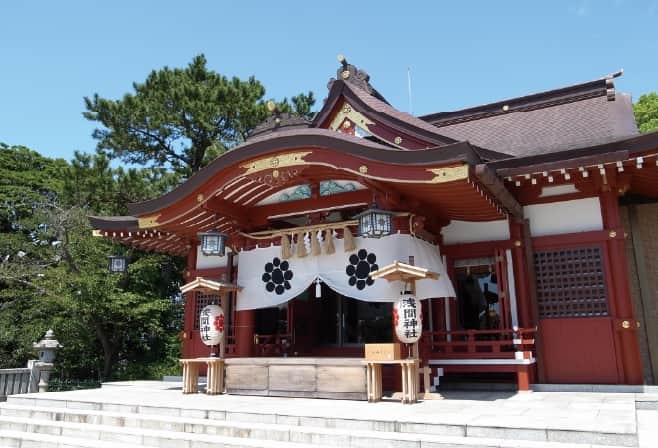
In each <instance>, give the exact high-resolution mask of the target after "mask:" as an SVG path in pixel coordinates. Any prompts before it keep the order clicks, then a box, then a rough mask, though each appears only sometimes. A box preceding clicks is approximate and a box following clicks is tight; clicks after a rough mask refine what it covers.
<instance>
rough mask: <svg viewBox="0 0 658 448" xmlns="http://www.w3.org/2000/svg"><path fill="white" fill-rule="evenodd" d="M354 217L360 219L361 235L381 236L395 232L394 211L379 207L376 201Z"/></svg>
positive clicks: (368, 236) (369, 236)
mask: <svg viewBox="0 0 658 448" xmlns="http://www.w3.org/2000/svg"><path fill="white" fill-rule="evenodd" d="M354 218H355V219H358V220H359V235H361V236H365V237H367V238H381V237H382V236H387V235H390V234H391V233H393V224H392V222H393V213H391V212H389V211H387V210H380V209H378V208H377V206H376V204H375V203H373V204H372V205H371V206H370V208H369V209H367V210H365V211H364V212H361V213H359V214H358V215H356V216H355V217H354Z"/></svg>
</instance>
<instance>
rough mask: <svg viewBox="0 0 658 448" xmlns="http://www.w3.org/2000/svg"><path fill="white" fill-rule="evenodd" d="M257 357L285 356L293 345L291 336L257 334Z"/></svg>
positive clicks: (255, 339) (255, 336) (255, 338)
mask: <svg viewBox="0 0 658 448" xmlns="http://www.w3.org/2000/svg"><path fill="white" fill-rule="evenodd" d="M254 344H255V345H256V356H284V355H287V354H288V350H290V346H291V345H292V335H290V334H255V335H254Z"/></svg>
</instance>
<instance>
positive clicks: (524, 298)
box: [499, 219, 537, 328]
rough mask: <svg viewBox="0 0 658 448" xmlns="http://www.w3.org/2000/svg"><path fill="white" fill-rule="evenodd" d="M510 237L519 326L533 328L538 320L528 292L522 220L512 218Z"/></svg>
mask: <svg viewBox="0 0 658 448" xmlns="http://www.w3.org/2000/svg"><path fill="white" fill-rule="evenodd" d="M510 238H511V239H512V241H514V248H513V249H512V266H513V268H514V286H515V289H516V308H517V312H518V316H519V327H521V328H531V327H534V326H535V325H537V322H533V318H532V315H533V313H532V307H533V306H534V305H533V303H532V298H531V297H530V294H529V292H528V291H529V289H528V272H527V269H526V266H527V265H526V250H525V248H524V247H523V243H524V238H523V222H522V221H518V220H516V219H510ZM517 242H518V243H517ZM499 281H500V280H499Z"/></svg>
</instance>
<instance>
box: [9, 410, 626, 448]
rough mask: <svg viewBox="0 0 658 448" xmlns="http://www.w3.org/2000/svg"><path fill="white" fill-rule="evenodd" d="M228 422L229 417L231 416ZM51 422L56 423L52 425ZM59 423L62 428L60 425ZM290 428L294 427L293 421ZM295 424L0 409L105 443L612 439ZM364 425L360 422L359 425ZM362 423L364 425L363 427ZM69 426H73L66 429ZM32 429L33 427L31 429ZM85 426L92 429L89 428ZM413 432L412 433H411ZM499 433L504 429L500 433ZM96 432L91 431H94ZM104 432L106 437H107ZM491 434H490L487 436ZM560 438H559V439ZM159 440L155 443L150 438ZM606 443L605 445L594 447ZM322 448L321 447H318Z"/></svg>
mask: <svg viewBox="0 0 658 448" xmlns="http://www.w3.org/2000/svg"><path fill="white" fill-rule="evenodd" d="M227 417H229V418H230V415H228V416H227ZM51 422H52V424H50V423H51ZM59 423H62V424H61V425H59ZM288 423H291V422H288ZM292 423H293V424H284V423H283V422H282V421H279V422H276V423H264V422H255V421H240V420H232V419H229V420H212V419H207V418H193V417H175V416H164V415H155V414H141V413H138V412H110V411H98V410H84V409H73V408H55V407H47V406H46V407H43V406H42V407H36V406H35V407H30V406H21V405H16V404H13V403H5V404H3V405H0V428H3V427H6V428H8V429H16V428H22V429H25V430H27V429H30V428H32V429H34V430H36V431H38V432H47V431H50V432H51V433H52V434H71V431H77V433H79V434H82V436H86V434H88V433H91V434H92V436H93V437H95V438H97V439H100V440H103V439H106V440H107V439H108V438H109V437H119V435H123V438H122V439H121V440H124V441H126V442H130V443H136V442H138V441H139V440H144V439H143V438H142V439H140V436H143V435H144V431H146V436H145V437H153V436H152V435H150V432H154V431H155V432H158V433H161V434H160V436H161V439H160V440H159V442H158V446H165V445H162V444H161V443H163V441H164V440H168V438H167V437H166V435H167V434H165V433H168V432H181V433H183V434H186V433H187V434H192V435H194V434H204V435H212V436H221V437H230V438H235V437H244V438H250V439H248V440H254V439H258V440H269V441H280V442H284V443H289V444H290V443H306V444H325V445H331V446H340V447H368V448H371V447H373V446H377V447H387V446H390V447H402V448H405V447H410V448H419V447H445V446H451V447H462V448H465V447H478V448H485V447H487V448H488V447H511V446H515V447H528V448H549V447H550V448H553V447H555V448H557V447H560V448H565V447H570V446H574V447H579V448H584V447H590V446H606V447H607V448H611V447H612V446H614V445H616V444H614V445H613V444H611V442H612V440H611V439H610V438H605V439H600V440H591V439H592V438H591V437H590V440H588V439H582V438H581V436H582V434H571V435H570V437H561V438H560V441H556V440H550V439H547V438H544V437H548V435H547V434H540V433H528V431H527V430H524V429H518V430H510V429H509V428H506V429H505V430H504V431H503V432H500V431H498V432H492V431H491V430H490V431H483V430H482V428H466V431H460V430H459V428H458V427H457V428H446V427H445V425H443V426H444V427H438V428H434V431H435V432H434V433H433V434H428V433H417V432H413V431H407V432H399V431H382V430H381V428H379V430H377V429H367V430H363V429H359V427H360V426H363V425H358V424H357V425H354V422H352V424H346V425H343V424H340V423H336V422H334V426H333V427H326V426H322V427H321V426H318V425H317V422H311V423H315V424H311V425H305V424H304V423H305V422H303V421H299V420H298V421H293V422H292ZM325 423H326V422H325ZM357 423H359V422H357ZM361 423H362V422H361ZM67 424H68V425H67ZM30 425H31V426H30ZM84 425H87V427H86V428H85V427H84ZM114 427H123V428H124V429H125V431H124V432H120V431H119V433H120V434H119V435H115V434H113V433H114V432H116V431H113V430H112V428H114ZM407 429H411V428H407ZM499 430H500V428H499ZM90 431H91V432H90ZM103 431H104V432H103ZM487 434H489V435H487ZM554 436H555V435H554ZM149 440H155V439H149ZM621 442H622V443H621V444H620V445H618V446H637V443H634V444H633V443H631V442H633V441H632V440H630V439H624V440H621ZM596 443H601V445H594V444H596ZM314 446H317V445H314Z"/></svg>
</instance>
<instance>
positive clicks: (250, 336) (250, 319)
mask: <svg viewBox="0 0 658 448" xmlns="http://www.w3.org/2000/svg"><path fill="white" fill-rule="evenodd" d="M255 316H256V313H255V312H254V310H243V311H236V312H235V355H236V356H237V357H240V358H247V357H249V356H251V355H252V353H253V348H254V320H255Z"/></svg>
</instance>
